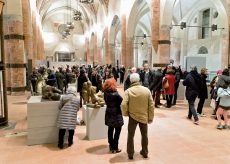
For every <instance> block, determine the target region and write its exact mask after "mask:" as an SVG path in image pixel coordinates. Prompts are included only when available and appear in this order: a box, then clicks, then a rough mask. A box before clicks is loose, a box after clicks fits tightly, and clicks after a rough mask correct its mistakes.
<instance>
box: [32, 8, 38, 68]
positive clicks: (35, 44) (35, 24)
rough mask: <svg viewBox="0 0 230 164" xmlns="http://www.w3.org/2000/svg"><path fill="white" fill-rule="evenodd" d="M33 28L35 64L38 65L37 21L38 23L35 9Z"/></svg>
mask: <svg viewBox="0 0 230 164" xmlns="http://www.w3.org/2000/svg"><path fill="white" fill-rule="evenodd" d="M32 28H33V66H35V65H36V60H37V59H38V57H37V44H38V42H37V23H36V15H35V12H34V11H33V13H32Z"/></svg>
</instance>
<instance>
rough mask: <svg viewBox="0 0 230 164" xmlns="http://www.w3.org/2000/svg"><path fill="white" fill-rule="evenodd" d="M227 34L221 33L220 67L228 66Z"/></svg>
mask: <svg viewBox="0 0 230 164" xmlns="http://www.w3.org/2000/svg"><path fill="white" fill-rule="evenodd" d="M229 35H230V32H229V34H223V36H222V53H221V54H222V55H221V68H222V69H224V68H225V67H229V66H230V65H229V63H230V59H229V56H230V52H229Z"/></svg>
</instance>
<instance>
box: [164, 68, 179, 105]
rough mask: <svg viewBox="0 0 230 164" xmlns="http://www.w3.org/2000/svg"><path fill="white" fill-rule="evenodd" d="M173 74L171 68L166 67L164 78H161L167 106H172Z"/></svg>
mask: <svg viewBox="0 0 230 164" xmlns="http://www.w3.org/2000/svg"><path fill="white" fill-rule="evenodd" d="M175 81H176V80H175V76H174V70H173V69H172V68H170V69H167V72H166V75H165V78H164V79H163V87H164V94H165V95H166V101H167V105H166V107H167V108H170V107H171V106H172V99H173V95H174V94H175V87H174V85H175Z"/></svg>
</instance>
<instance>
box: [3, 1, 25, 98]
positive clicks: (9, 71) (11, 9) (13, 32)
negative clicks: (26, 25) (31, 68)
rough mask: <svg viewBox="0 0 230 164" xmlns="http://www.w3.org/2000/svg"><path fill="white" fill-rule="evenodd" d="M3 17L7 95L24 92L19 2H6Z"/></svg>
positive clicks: (23, 62) (20, 5)
mask: <svg viewBox="0 0 230 164" xmlns="http://www.w3.org/2000/svg"><path fill="white" fill-rule="evenodd" d="M5 8H6V9H7V11H5V15H4V20H5V23H4V34H5V35H4V39H5V47H4V48H5V56H6V86H7V91H8V94H11V95H17V94H23V93H24V92H25V86H26V82H25V76H26V74H25V73H26V71H25V68H26V64H25V56H24V54H25V49H24V39H25V37H24V35H23V16H22V4H21V0H14V1H7V3H6V7H5Z"/></svg>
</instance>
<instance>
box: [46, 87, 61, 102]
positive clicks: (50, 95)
mask: <svg viewBox="0 0 230 164" xmlns="http://www.w3.org/2000/svg"><path fill="white" fill-rule="evenodd" d="M61 93H62V91H61V90H59V89H57V88H55V87H53V86H49V85H45V86H43V87H42V98H43V99H48V100H53V101H57V100H60V97H61Z"/></svg>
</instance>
